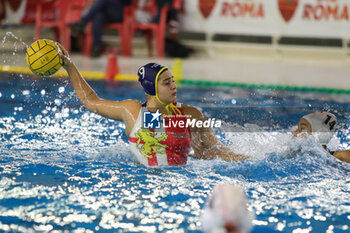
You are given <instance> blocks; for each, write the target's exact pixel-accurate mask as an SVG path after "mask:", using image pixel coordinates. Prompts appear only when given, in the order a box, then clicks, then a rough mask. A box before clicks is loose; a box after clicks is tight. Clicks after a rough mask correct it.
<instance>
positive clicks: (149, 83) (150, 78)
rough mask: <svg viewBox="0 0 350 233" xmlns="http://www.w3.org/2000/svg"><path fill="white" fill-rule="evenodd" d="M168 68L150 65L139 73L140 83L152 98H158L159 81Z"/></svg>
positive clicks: (141, 68)
mask: <svg viewBox="0 0 350 233" xmlns="http://www.w3.org/2000/svg"><path fill="white" fill-rule="evenodd" d="M167 69H168V68H167V67H165V66H162V65H160V64H157V63H148V64H146V65H144V66H142V67H140V68H139V70H138V71H137V76H138V81H139V82H140V83H141V86H142V87H143V89H144V90H145V93H146V94H148V95H150V96H157V81H158V78H159V76H160V75H161V73H163V72H164V71H165V70H167Z"/></svg>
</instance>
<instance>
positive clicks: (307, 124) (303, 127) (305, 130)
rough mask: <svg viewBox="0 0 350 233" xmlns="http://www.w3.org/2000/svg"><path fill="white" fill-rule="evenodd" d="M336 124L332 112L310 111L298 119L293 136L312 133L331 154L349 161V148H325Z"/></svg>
mask: <svg viewBox="0 0 350 233" xmlns="http://www.w3.org/2000/svg"><path fill="white" fill-rule="evenodd" d="M336 126H337V118H336V116H335V115H334V114H332V113H330V112H315V113H310V114H308V115H305V116H303V117H302V118H301V119H300V121H299V123H298V129H297V130H296V131H295V132H294V136H303V135H304V136H307V135H313V136H314V137H315V138H316V140H317V141H318V142H319V143H320V144H321V145H322V146H323V148H324V149H325V150H327V151H328V152H329V153H330V154H331V155H333V156H334V157H336V158H338V159H339V160H341V161H344V162H348V163H350V150H345V151H330V150H328V148H327V144H328V143H329V141H330V140H331V139H332V137H333V135H334V132H335V129H336ZM305 134H306V135H305Z"/></svg>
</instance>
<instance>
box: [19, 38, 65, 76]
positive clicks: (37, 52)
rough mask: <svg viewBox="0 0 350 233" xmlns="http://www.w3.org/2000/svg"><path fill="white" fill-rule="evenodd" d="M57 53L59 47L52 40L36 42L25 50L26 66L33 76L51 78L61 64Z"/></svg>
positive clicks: (61, 61)
mask: <svg viewBox="0 0 350 233" xmlns="http://www.w3.org/2000/svg"><path fill="white" fill-rule="evenodd" d="M59 53H60V49H59V47H58V46H57V44H56V43H55V42H53V41H52V40H46V39H42V40H37V41H35V42H34V43H33V44H31V45H30V46H29V47H28V49H27V52H26V61H27V65H28V67H29V69H30V70H31V71H32V72H33V73H34V74H37V75H39V76H51V75H53V74H55V73H56V72H57V71H58V70H59V69H60V68H61V66H62V64H63V60H62V58H61V57H60V56H59Z"/></svg>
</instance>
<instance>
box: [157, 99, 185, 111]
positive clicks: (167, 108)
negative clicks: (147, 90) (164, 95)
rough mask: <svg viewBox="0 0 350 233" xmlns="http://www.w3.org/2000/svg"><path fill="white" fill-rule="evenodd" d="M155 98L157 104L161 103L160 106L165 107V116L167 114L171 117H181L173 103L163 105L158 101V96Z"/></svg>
mask: <svg viewBox="0 0 350 233" xmlns="http://www.w3.org/2000/svg"><path fill="white" fill-rule="evenodd" d="M156 98H157V100H158V102H159V103H161V104H163V105H164V106H165V110H166V112H167V114H169V115H172V114H173V113H174V114H175V115H181V114H182V113H181V111H180V109H178V107H176V106H175V105H174V104H173V103H170V104H166V103H164V102H163V101H161V100H160V99H159V97H158V95H156Z"/></svg>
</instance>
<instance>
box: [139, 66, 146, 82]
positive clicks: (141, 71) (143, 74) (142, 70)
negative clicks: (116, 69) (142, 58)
mask: <svg viewBox="0 0 350 233" xmlns="http://www.w3.org/2000/svg"><path fill="white" fill-rule="evenodd" d="M139 76H141V77H142V78H141V79H144V78H145V67H141V68H140V69H139Z"/></svg>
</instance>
